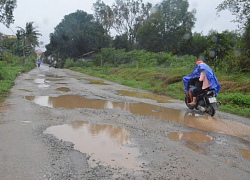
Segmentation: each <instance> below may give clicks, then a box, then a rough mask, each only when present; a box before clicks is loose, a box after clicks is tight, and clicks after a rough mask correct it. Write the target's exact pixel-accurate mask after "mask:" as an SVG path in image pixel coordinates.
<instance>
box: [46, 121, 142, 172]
mask: <svg viewBox="0 0 250 180" xmlns="http://www.w3.org/2000/svg"><path fill="white" fill-rule="evenodd" d="M44 133H47V134H53V135H54V136H55V137H57V138H58V139H63V140H64V141H70V142H72V143H73V144H74V148H75V149H76V150H79V151H81V152H83V153H87V154H88V155H90V156H91V158H90V159H89V163H90V165H91V166H95V165H96V164H97V163H98V162H100V163H101V164H103V165H111V166H113V167H117V166H118V167H124V168H129V169H139V168H140V165H141V164H142V163H143V162H142V161H141V160H139V159H138V158H137V157H138V156H140V155H141V154H140V152H139V149H138V148H137V147H135V146H134V145H133V144H132V142H131V140H130V138H129V136H130V132H129V131H127V130H126V129H122V128H118V127H115V126H111V125H98V124H90V123H87V122H83V121H73V122H72V123H70V124H64V125H60V126H53V127H50V128H48V129H47V130H46V131H45V132H44Z"/></svg>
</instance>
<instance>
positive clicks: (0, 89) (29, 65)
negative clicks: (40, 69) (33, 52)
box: [0, 55, 36, 102]
mask: <svg viewBox="0 0 250 180" xmlns="http://www.w3.org/2000/svg"><path fill="white" fill-rule="evenodd" d="M9 56H10V55H8V56H7V58H12V59H14V60H12V61H11V62H9V61H10V60H8V61H7V60H6V61H1V62H0V102H3V101H4V100H5V98H6V97H7V96H8V95H9V91H10V89H11V88H12V87H13V86H14V85H15V82H14V81H15V79H16V77H17V76H18V75H19V74H20V73H25V72H28V71H30V70H31V69H33V68H34V67H36V64H35V58H34V57H30V58H27V59H25V61H24V60H23V58H21V57H13V56H12V55H11V57H9ZM8 62H9V63H8Z"/></svg>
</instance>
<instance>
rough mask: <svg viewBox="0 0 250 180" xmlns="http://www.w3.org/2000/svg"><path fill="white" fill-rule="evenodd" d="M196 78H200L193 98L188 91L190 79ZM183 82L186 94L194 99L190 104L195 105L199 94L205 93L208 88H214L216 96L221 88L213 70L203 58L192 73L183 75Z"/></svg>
mask: <svg viewBox="0 0 250 180" xmlns="http://www.w3.org/2000/svg"><path fill="white" fill-rule="evenodd" d="M194 78H199V81H198V85H197V87H196V88H194V89H193V91H192V94H193V98H192V97H190V95H189V93H188V92H190V91H189V81H190V80H191V79H194ZM183 83H184V86H185V92H186V95H187V96H188V97H189V98H190V99H191V100H192V101H191V102H190V103H189V105H190V106H195V104H196V97H197V95H199V94H201V93H203V92H204V91H206V90H209V89H214V90H215V96H217V95H218V92H219V91H220V88H221V87H220V85H219V83H218V80H217V78H216V76H215V74H214V72H213V70H212V69H211V68H210V67H209V66H208V65H207V64H206V63H204V62H203V61H202V60H199V61H197V62H196V67H195V69H194V70H193V72H192V73H191V74H190V75H187V76H184V77H183Z"/></svg>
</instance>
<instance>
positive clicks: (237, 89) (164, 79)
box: [70, 67, 250, 118]
mask: <svg viewBox="0 0 250 180" xmlns="http://www.w3.org/2000/svg"><path fill="white" fill-rule="evenodd" d="M70 69H71V70H74V71H78V72H81V73H85V74H89V75H92V76H96V77H100V78H104V79H107V80H110V81H113V82H116V83H119V84H122V85H126V86H130V87H134V88H140V89H144V90H148V91H150V92H153V93H155V94H158V95H165V96H170V97H172V98H174V99H179V100H184V98H185V95H184V87H183V83H182V77H183V76H185V75H187V74H190V73H191V72H192V70H193V69H190V68H183V67H182V68H159V67H157V68H107V67H106V68H99V67H98V68H97V67H86V68H80V67H73V68H70ZM215 74H216V76H217V78H218V81H219V83H220V85H221V87H222V88H221V91H220V92H219V95H218V98H217V99H218V101H221V102H222V106H221V107H220V110H221V111H224V112H228V113H232V114H235V115H239V116H243V117H247V118H250V93H249V89H250V75H247V74H230V75H228V74H224V73H221V72H218V73H217V72H215Z"/></svg>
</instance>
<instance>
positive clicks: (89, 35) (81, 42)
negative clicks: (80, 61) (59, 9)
mask: <svg viewBox="0 0 250 180" xmlns="http://www.w3.org/2000/svg"><path fill="white" fill-rule="evenodd" d="M108 45H109V36H107V35H106V34H105V30H104V29H103V27H102V25H101V24H100V23H98V22H96V21H94V19H93V16H92V15H90V14H87V13H86V12H84V11H80V10H78V11H76V12H75V13H71V14H69V15H66V16H64V19H63V20H62V21H61V22H60V23H59V24H58V25H57V26H56V28H55V31H54V33H51V34H50V44H48V45H47V46H46V49H47V53H46V55H47V56H48V55H51V54H52V55H53V56H55V57H57V58H58V59H59V58H63V59H65V58H68V57H70V58H74V59H76V58H80V57H81V56H82V55H84V54H86V53H89V52H91V51H98V50H99V48H100V47H105V46H108Z"/></svg>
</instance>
